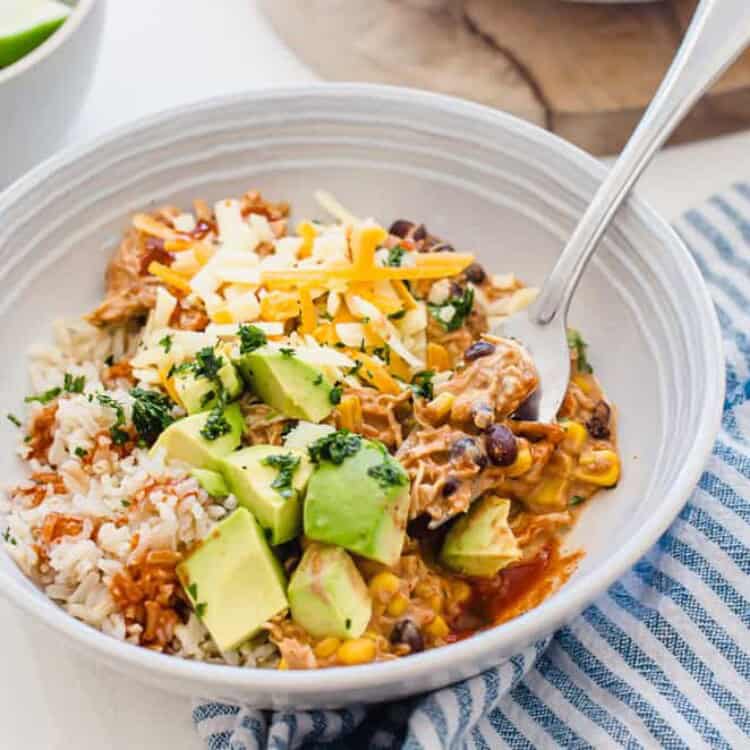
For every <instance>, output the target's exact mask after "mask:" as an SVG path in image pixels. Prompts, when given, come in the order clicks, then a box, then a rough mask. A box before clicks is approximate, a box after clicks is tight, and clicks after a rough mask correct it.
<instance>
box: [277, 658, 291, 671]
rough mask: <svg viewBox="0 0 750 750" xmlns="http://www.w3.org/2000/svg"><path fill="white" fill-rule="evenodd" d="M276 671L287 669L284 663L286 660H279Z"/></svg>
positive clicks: (287, 666)
mask: <svg viewBox="0 0 750 750" xmlns="http://www.w3.org/2000/svg"><path fill="white" fill-rule="evenodd" d="M276 669H289V665H288V664H287V663H286V659H285V658H284V657H283V656H282V657H281V659H279V663H278V665H277V666H276Z"/></svg>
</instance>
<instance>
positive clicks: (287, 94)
mask: <svg viewBox="0 0 750 750" xmlns="http://www.w3.org/2000/svg"><path fill="white" fill-rule="evenodd" d="M84 2H85V0H84ZM90 2H96V0H90ZM325 96H330V97H338V98H340V99H342V100H346V99H347V98H349V99H351V98H355V99H357V98H365V99H370V100H373V99H375V100H379V101H388V102H396V103H398V102H406V101H409V102H412V103H413V102H414V101H417V102H418V103H419V104H420V105H422V106H425V107H429V108H432V109H437V110H439V111H441V112H446V113H452V114H454V115H459V116H464V117H469V118H472V119H478V120H481V121H483V122H485V123H486V124H488V125H490V126H493V127H498V128H500V129H505V130H506V131H510V132H512V133H515V134H517V135H519V136H522V137H524V138H525V139H526V140H527V141H531V142H537V143H540V144H542V143H543V144H544V145H546V146H547V147H549V146H552V147H553V148H555V149H556V151H557V152H558V155H559V156H561V157H563V158H564V159H566V161H568V162H569V163H570V164H571V166H572V167H575V168H576V169H577V171H578V172H580V173H583V174H585V175H587V176H588V177H590V178H592V179H594V180H596V181H597V183H598V182H600V181H601V180H602V179H603V177H604V176H605V175H606V173H607V170H606V168H605V166H604V165H603V164H602V163H601V162H600V161H598V160H597V159H595V158H594V157H592V156H590V155H589V154H586V153H585V152H583V151H582V150H581V149H579V148H577V147H576V146H573V145H572V144H570V143H568V142H567V141H564V140H563V139H562V138H560V137H558V136H556V135H554V134H552V133H549V132H548V131H545V130H542V129H541V128H539V127H537V126H536V125H532V124H530V123H528V122H525V121H523V120H520V119H519V118H516V117H514V116H512V115H508V114H506V113H504V112H500V111H497V110H493V109H491V108H489V107H485V106H483V105H480V104H475V103H473V102H469V101H466V100H463V99H459V98H457V97H451V96H447V95H443V94H435V93H431V92H427V91H423V90H420V89H412V88H406V87H399V86H385V85H380V84H369V83H313V84H306V85H304V86H303V85H297V86H283V87H277V88H274V89H257V90H249V91H245V92H240V93H234V94H228V95H222V96H217V97H211V98H208V99H203V100H200V101H198V102H194V103H189V104H186V105H181V106H177V107H174V108H170V109H167V110H163V111H161V112H159V113H156V114H151V115H147V116H145V117H142V118H138V119H136V120H134V121H132V122H129V123H127V124H125V125H121V126H119V127H117V128H115V129H113V130H111V131H110V132H108V133H106V134H104V135H101V136H99V137H97V138H95V139H92V140H90V141H88V142H86V143H82V144H76V145H73V146H69V147H67V148H66V149H64V150H62V151H61V152H59V153H58V154H56V155H54V156H52V157H50V158H49V159H47V160H46V161H44V162H42V163H41V164H40V165H38V166H37V167H36V168H34V169H33V170H32V171H31V172H29V173H27V174H26V175H25V176H23V177H21V178H20V179H18V180H17V181H16V182H15V183H13V184H12V185H10V186H9V187H8V188H6V189H5V190H4V191H3V192H1V193H0V216H2V214H3V212H4V211H5V210H6V209H8V208H9V207H11V206H12V205H13V204H14V203H16V202H18V201H22V200H23V198H24V196H25V195H26V194H27V193H29V192H31V191H32V190H34V189H35V188H36V187H38V186H39V185H40V184H42V183H43V182H45V181H46V180H47V179H48V177H49V176H50V175H51V174H53V173H55V172H57V171H58V170H60V169H63V168H65V167H66V166H69V165H71V164H73V163H75V162H76V161H77V160H78V159H80V158H85V157H89V156H92V155H94V154H95V153H96V152H97V151H98V150H100V149H104V148H106V147H107V146H109V145H112V144H115V143H117V142H119V141H121V140H122V139H123V138H132V136H133V135H134V134H136V133H141V132H147V131H149V130H150V129H152V128H155V127H159V126H160V125H163V124H165V123H166V122H167V121H169V120H174V119H178V118H180V117H182V116H189V115H191V114H192V115H200V114H204V113H206V112H208V111H211V110H215V109H221V108H222V107H227V106H231V105H233V104H242V103H249V104H252V103H253V102H258V101H266V100H269V99H270V100H284V99H289V98H294V99H296V100H298V101H299V99H300V98H309V99H311V100H314V99H317V98H320V97H325ZM628 206H629V209H630V210H631V211H632V212H634V214H635V215H636V216H637V217H638V219H639V223H640V224H641V225H642V226H643V227H645V228H647V229H648V231H650V232H651V233H653V235H654V236H656V238H657V239H658V240H659V241H660V242H661V244H663V245H664V246H665V247H668V248H670V251H671V252H672V253H673V254H675V253H676V254H677V255H678V256H679V260H680V263H681V264H682V270H683V273H684V274H686V275H687V276H688V279H689V280H690V281H692V282H693V284H694V290H695V293H696V296H697V298H698V300H699V303H700V307H701V310H700V312H701V316H700V319H701V320H702V322H703V327H702V339H701V343H702V345H703V346H704V347H706V349H707V354H708V355H710V356H707V357H706V362H707V364H708V367H707V370H706V392H705V394H704V399H702V404H701V410H700V416H699V424H700V425H701V426H702V429H701V430H700V431H699V434H697V435H696V436H695V439H694V440H693V441H692V443H691V445H690V447H689V449H688V454H687V457H686V460H685V462H684V464H683V466H682V467H681V468H680V471H679V473H678V475H677V477H676V479H675V481H674V482H673V483H672V485H671V487H670V489H669V491H668V492H667V493H665V499H664V501H663V502H662V503H661V505H660V508H659V510H658V511H657V512H655V513H653V515H652V516H651V517H650V518H649V519H648V520H647V521H646V522H645V523H644V524H643V526H642V527H641V529H640V532H639V533H638V534H637V535H635V536H634V537H633V538H632V539H630V540H629V541H628V542H627V543H626V544H624V545H622V546H621V547H620V548H619V549H618V550H616V551H615V553H614V554H613V555H612V556H611V557H610V558H609V559H608V560H607V561H606V562H605V564H603V565H602V566H601V568H598V569H595V570H593V571H591V572H589V573H588V574H587V575H586V576H585V577H583V578H582V579H581V580H579V581H572V582H571V583H569V584H568V585H567V586H566V588H565V591H564V595H562V596H557V597H554V598H552V599H551V600H549V599H548V600H547V601H545V602H543V603H542V604H541V605H540V606H538V607H536V608H534V609H532V610H530V611H529V612H528V613H526V614H524V615H521V616H520V617H518V618H515V619H514V620H511V621H509V622H507V623H503V625H502V627H495V628H491V629H488V630H486V631H484V632H481V633H478V634H476V635H475V636H473V637H471V638H467V639H465V640H463V641H460V642H457V643H453V644H450V645H449V646H448V647H441V648H436V649H431V650H429V651H425V652H422V653H419V654H414V655H411V656H410V657H409V658H406V659H394V660H393V661H387V662H378V663H374V664H367V665H360V666H350V667H332V668H329V669H323V670H309V671H307V670H294V671H285V670H270V669H248V668H246V667H234V666H229V665H222V664H211V663H206V662H199V661H192V660H187V659H181V658H175V657H173V656H167V655H164V654H159V653H155V652H153V651H150V650H149V649H144V648H140V647H138V646H133V645H131V644H129V643H125V642H123V641H120V640H118V639H116V638H113V637H112V636H109V635H106V634H104V633H102V632H101V631H99V630H96V629H94V628H93V627H91V626H88V625H86V624H84V623H83V622H80V621H78V620H76V619H75V618H74V617H72V616H71V615H69V614H68V613H67V612H65V611H64V610H63V609H62V608H60V607H58V606H56V605H54V604H52V603H51V602H48V601H44V600H43V599H41V598H37V597H32V596H29V594H28V591H27V589H26V588H25V586H24V585H23V584H22V583H21V582H20V581H17V580H15V579H14V578H12V577H11V575H10V573H9V572H7V571H5V570H3V569H2V568H0V593H2V594H3V595H4V596H6V597H7V598H8V599H9V600H11V602H12V603H13V604H15V605H16V606H18V607H19V608H20V609H22V610H23V611H25V612H27V613H29V614H31V615H33V616H35V617H37V618H38V619H39V620H40V621H41V622H43V623H44V624H46V625H48V626H49V627H51V628H53V629H55V630H59V631H61V632H63V633H64V634H66V635H67V636H69V637H70V638H71V639H72V640H73V641H74V642H76V645H78V646H80V647H85V648H87V649H89V650H90V652H91V653H93V654H95V655H98V656H100V657H101V658H102V659H104V660H105V661H107V662H109V663H110V664H112V665H115V664H117V663H121V662H124V663H125V664H126V665H128V666H129V667H131V668H133V669H135V670H139V672H140V673H141V674H142V675H143V676H144V677H146V676H148V675H150V674H154V675H157V676H159V677H165V678H173V679H175V680H181V681H185V680H188V681H190V683H191V684H192V685H193V686H194V687H195V690H200V689H205V690H209V689H212V688H219V689H222V688H224V689H227V690H229V689H232V688H234V689H237V690H240V691H243V692H245V693H247V694H250V693H255V694H261V693H266V694H269V696H270V695H271V694H284V695H285V696H287V698H288V699H293V698H294V697H295V696H305V695H307V696H309V695H310V694H317V695H319V696H320V697H321V699H322V700H325V698H326V696H328V695H331V694H334V693H339V694H342V693H343V694H345V693H346V691H351V690H360V689H361V690H365V689H375V688H377V687H379V686H384V685H388V684H396V683H399V682H407V683H408V682H411V681H412V680H413V681H418V680H419V679H420V678H422V679H425V678H427V677H428V675H430V674H436V673H441V672H443V673H444V672H449V673H450V674H451V675H454V674H459V673H460V670H461V665H462V664H470V663H471V662H472V660H479V659H482V658H485V659H486V658H487V656H488V655H489V654H496V655H498V656H497V662H496V663H497V664H500V663H502V662H503V661H505V659H506V658H507V657H506V656H505V655H502V656H501V655H500V654H501V652H502V653H503V654H505V653H507V651H508V649H509V647H510V646H511V644H512V643H513V642H514V641H518V642H524V643H526V644H528V643H530V642H532V641H534V640H537V639H539V638H542V637H544V636H547V635H550V634H551V633H552V632H553V631H554V629H555V627H556V626H557V625H558V623H560V622H566V621H568V620H570V619H571V618H572V617H574V616H577V615H578V614H579V613H580V612H581V611H583V609H584V608H585V607H586V606H587V605H588V604H589V603H590V602H591V601H593V600H594V599H595V598H597V597H598V596H599V595H600V594H602V593H603V592H604V591H605V590H606V589H607V588H608V587H609V586H610V585H611V584H612V583H613V582H614V581H615V580H616V579H617V578H619V577H621V576H622V575H623V574H624V573H626V572H627V571H628V570H629V569H630V568H631V567H632V566H633V565H634V564H635V563H636V562H637V561H638V559H640V558H641V557H642V556H643V555H644V554H645V553H646V552H647V551H648V550H649V549H650V548H651V547H652V546H653V545H654V544H655V543H656V541H657V540H658V538H659V537H660V536H661V535H662V534H663V533H664V531H665V530H666V529H667V527H668V526H669V525H670V524H671V523H672V521H673V520H674V518H675V517H676V516H677V514H678V513H679V511H680V509H681V508H682V507H683V505H684V504H685V503H686V502H687V499H688V497H689V494H690V492H691V491H692V490H693V488H694V487H695V485H696V484H697V482H698V479H699V477H700V474H701V473H702V471H703V467H704V465H705V462H706V460H707V458H708V456H709V454H710V452H711V449H712V447H713V444H714V441H715V438H716V435H717V433H718V430H719V426H720V422H721V415H722V406H723V401H724V355H723V345H722V337H721V330H720V327H719V321H718V317H717V315H716V311H715V308H714V305H713V301H712V299H711V296H710V294H709V291H708V288H707V286H706V284H705V282H704V280H703V277H702V276H701V274H700V271H699V270H698V266H697V264H696V263H695V261H694V259H693V257H692V255H691V254H690V252H689V251H688V249H687V247H686V245H685V243H684V241H683V240H682V239H681V237H680V236H679V235H678V234H677V233H676V232H675V231H674V230H673V229H672V228H671V227H670V226H669V224H668V223H667V222H666V221H665V220H664V219H662V218H661V217H660V216H659V215H658V214H657V213H656V211H654V210H653V209H652V208H650V207H649V206H648V205H647V204H646V203H645V202H644V201H642V200H641V199H640V198H639V197H638V196H637V195H631V197H630V198H629V199H628ZM6 554H7V553H6ZM50 604H52V606H50ZM128 671H130V670H128ZM131 673H132V672H131ZM452 679H458V677H453V678H452Z"/></svg>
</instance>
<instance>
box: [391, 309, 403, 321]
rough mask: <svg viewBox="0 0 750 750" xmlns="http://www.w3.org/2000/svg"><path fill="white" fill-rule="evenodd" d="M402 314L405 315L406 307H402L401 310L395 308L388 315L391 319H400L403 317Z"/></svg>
mask: <svg viewBox="0 0 750 750" xmlns="http://www.w3.org/2000/svg"><path fill="white" fill-rule="evenodd" d="M404 315H406V308H404V309H403V310H397V311H396V312H394V313H391V314H390V315H389V316H388V317H389V318H390V319H391V320H401V318H403V317H404Z"/></svg>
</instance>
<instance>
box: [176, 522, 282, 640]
mask: <svg viewBox="0 0 750 750" xmlns="http://www.w3.org/2000/svg"><path fill="white" fill-rule="evenodd" d="M177 575H178V577H179V579H180V582H181V583H182V585H183V587H184V589H185V591H186V592H187V595H188V596H189V597H190V601H191V602H192V604H193V607H194V609H195V613H196V614H197V615H198V617H199V618H200V619H201V620H202V621H203V624H204V625H205V626H206V627H207V628H208V631H209V632H210V633H211V637H212V638H213V639H214V641H216V645H217V646H218V647H219V650H221V651H230V650H231V649H233V648H237V646H239V645H240V644H241V643H242V642H243V641H246V640H247V639H248V638H251V637H252V636H253V635H255V634H256V633H257V632H258V631H259V630H260V628H261V627H262V625H263V623H265V622H266V621H267V620H269V619H270V618H271V617H273V616H274V615H276V614H278V613H279V612H281V611H282V610H284V609H286V608H287V606H288V602H287V598H286V594H285V593H284V589H285V586H286V581H285V579H284V573H283V572H282V570H281V565H280V564H279V562H278V560H277V559H276V557H275V556H274V554H273V552H272V551H271V548H270V547H269V546H268V542H266V539H265V536H264V534H263V531H262V529H261V528H260V526H258V523H257V522H256V520H255V519H254V518H253V516H252V514H251V513H250V511H248V510H247V509H246V508H238V509H237V510H235V511H234V513H232V514H231V515H230V516H227V518H225V519H224V520H223V521H221V522H220V523H219V524H217V525H216V528H215V529H214V530H213V531H212V532H211V533H210V534H209V535H208V537H207V538H206V539H205V540H204V541H203V543H202V544H201V545H200V546H199V547H198V548H197V549H196V550H195V552H193V553H192V554H191V555H190V556H189V557H188V558H186V559H185V560H183V561H182V562H181V563H180V564H179V565H178V566H177Z"/></svg>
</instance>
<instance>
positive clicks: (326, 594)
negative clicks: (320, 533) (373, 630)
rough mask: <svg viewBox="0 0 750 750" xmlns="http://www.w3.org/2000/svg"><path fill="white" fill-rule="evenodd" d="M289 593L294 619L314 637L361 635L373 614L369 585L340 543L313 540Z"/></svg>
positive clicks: (353, 636)
mask: <svg viewBox="0 0 750 750" xmlns="http://www.w3.org/2000/svg"><path fill="white" fill-rule="evenodd" d="M288 594H289V607H290V609H291V612H292V619H293V620H294V621H295V622H296V623H297V624H298V625H301V626H302V627H303V628H304V629H305V630H306V631H307V632H308V633H309V634H310V635H311V636H313V637H314V638H327V637H334V638H358V637H359V636H360V635H362V633H364V632H365V628H366V627H367V623H368V622H370V617H371V616H372V602H371V601H370V595H369V593H368V591H367V586H366V585H365V582H364V581H363V580H362V576H361V575H360V573H359V571H358V570H357V566H356V565H355V564H354V562H353V561H352V558H351V557H349V555H348V554H347V553H346V552H345V551H344V550H343V549H341V547H331V546H328V545H324V544H311V545H310V546H309V547H308V548H307V549H306V550H305V554H304V555H303V556H302V560H301V561H300V564H299V565H298V566H297V569H296V570H295V571H294V573H293V574H292V578H291V580H290V581H289V592H288Z"/></svg>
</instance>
